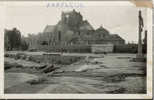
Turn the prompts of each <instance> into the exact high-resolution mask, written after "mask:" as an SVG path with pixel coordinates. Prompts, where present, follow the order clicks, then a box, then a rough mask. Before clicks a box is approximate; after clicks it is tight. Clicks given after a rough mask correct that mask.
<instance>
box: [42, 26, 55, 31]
mask: <svg viewBox="0 0 154 100" xmlns="http://www.w3.org/2000/svg"><path fill="white" fill-rule="evenodd" d="M54 29H55V25H47V26H46V27H45V29H44V31H43V32H44V33H47V32H53V31H54Z"/></svg>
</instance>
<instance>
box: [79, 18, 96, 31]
mask: <svg viewBox="0 0 154 100" xmlns="http://www.w3.org/2000/svg"><path fill="white" fill-rule="evenodd" d="M80 30H94V29H93V27H92V26H91V25H90V23H89V22H88V21H87V20H86V21H84V22H83V25H82V26H81V27H80Z"/></svg>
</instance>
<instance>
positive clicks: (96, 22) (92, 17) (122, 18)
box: [5, 3, 146, 42]
mask: <svg viewBox="0 0 154 100" xmlns="http://www.w3.org/2000/svg"><path fill="white" fill-rule="evenodd" d="M55 5H56V3H50V4H46V5H44V6H8V7H7V8H6V17H5V18H6V26H5V27H6V28H7V29H11V28H13V27H16V28H17V29H19V30H20V31H21V33H22V35H24V36H27V34H28V33H34V34H37V33H38V32H42V31H43V30H44V28H45V26H46V25H55V24H57V22H58V21H59V20H60V17H61V12H62V11H71V10H72V8H71V7H68V6H69V5H68V6H67V7H65V6H63V7H57V6H55ZM74 6H77V7H74V9H76V10H77V11H78V12H80V13H81V14H82V16H83V18H84V19H86V20H88V21H89V23H90V24H91V25H92V26H93V27H94V29H96V28H98V27H100V26H101V25H102V26H103V27H104V28H106V29H107V30H109V31H110V33H111V34H119V35H120V36H121V37H122V38H124V39H125V40H126V41H127V42H128V41H129V42H132V41H137V40H138V38H137V37H138V10H139V9H137V8H136V7H134V6H101V5H99V6H96V5H94V6H87V5H86V4H79V3H78V4H74ZM140 9H141V8H140ZM141 11H142V16H143V19H144V24H145V25H146V9H141Z"/></svg>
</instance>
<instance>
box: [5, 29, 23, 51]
mask: <svg viewBox="0 0 154 100" xmlns="http://www.w3.org/2000/svg"><path fill="white" fill-rule="evenodd" d="M4 34H5V50H13V49H19V48H20V44H21V33H20V31H19V30H17V29H16V28H13V29H12V30H5V33H4Z"/></svg>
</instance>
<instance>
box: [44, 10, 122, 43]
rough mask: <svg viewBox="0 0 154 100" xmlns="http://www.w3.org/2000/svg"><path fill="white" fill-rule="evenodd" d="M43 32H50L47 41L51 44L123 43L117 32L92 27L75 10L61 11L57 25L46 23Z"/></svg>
mask: <svg viewBox="0 0 154 100" xmlns="http://www.w3.org/2000/svg"><path fill="white" fill-rule="evenodd" d="M43 34H50V35H48V36H50V38H49V39H45V40H43V41H47V42H48V44H51V45H59V44H65V45H71V44H73V45H79V44H81V45H83V44H88V45H91V44H108V43H109V44H114V45H120V44H125V40H124V39H123V38H122V37H120V36H119V35H118V34H110V32H109V31H108V30H107V29H105V28H104V27H102V26H100V27H99V28H98V29H96V30H95V29H94V28H93V27H92V25H91V24H90V23H89V22H88V21H87V20H83V17H82V15H81V14H80V12H77V11H75V10H73V11H70V12H62V14H61V20H60V21H59V22H58V24H57V25H47V26H46V27H45V29H44V31H43Z"/></svg>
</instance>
